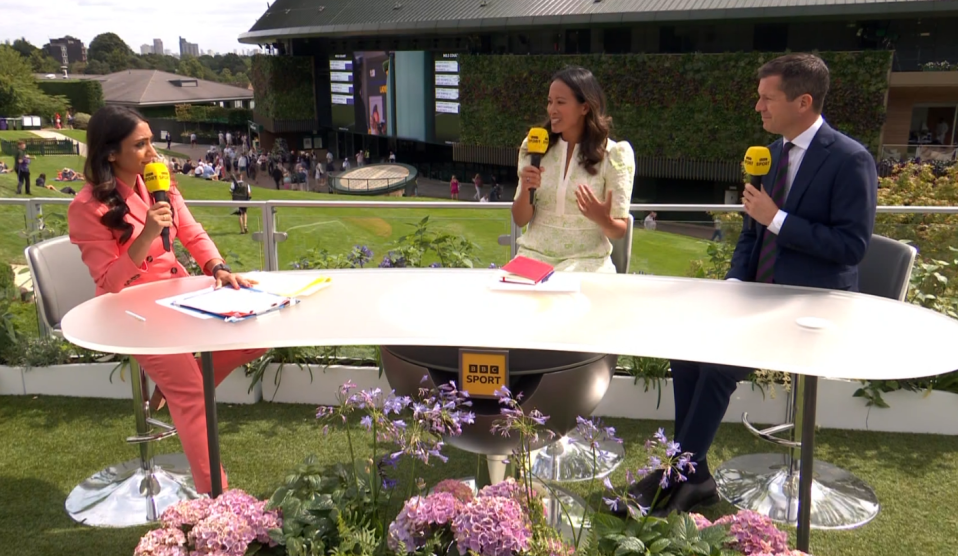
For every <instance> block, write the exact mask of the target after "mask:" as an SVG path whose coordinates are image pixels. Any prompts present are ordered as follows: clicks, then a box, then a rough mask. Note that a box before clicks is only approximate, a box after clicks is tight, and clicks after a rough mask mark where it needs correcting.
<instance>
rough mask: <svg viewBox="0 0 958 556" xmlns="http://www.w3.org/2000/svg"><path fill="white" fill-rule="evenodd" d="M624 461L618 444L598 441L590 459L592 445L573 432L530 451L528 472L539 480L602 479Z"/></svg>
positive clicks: (567, 481) (622, 451)
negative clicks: (530, 461) (530, 460)
mask: <svg viewBox="0 0 958 556" xmlns="http://www.w3.org/2000/svg"><path fill="white" fill-rule="evenodd" d="M623 461H625V448H623V447H622V444H621V443H618V442H612V441H609V440H605V441H602V442H600V443H599V446H598V448H597V449H596V451H595V460H593V459H592V447H591V446H590V445H589V444H588V443H587V442H585V441H584V440H582V439H581V438H580V437H579V436H578V435H577V434H576V432H575V431H572V432H570V433H569V434H568V435H566V436H563V437H561V438H559V439H558V440H557V441H555V442H553V443H552V444H549V445H548V446H546V447H544V448H541V449H539V450H536V451H535V452H533V453H532V475H533V476H535V477H536V478H538V479H541V480H543V481H554V482H557V483H571V482H576V481H588V480H591V479H592V478H593V476H594V477H595V478H596V479H602V478H604V477H605V476H606V475H608V474H610V473H612V472H613V471H615V469H616V468H617V467H618V466H619V465H621V464H622V462H623Z"/></svg>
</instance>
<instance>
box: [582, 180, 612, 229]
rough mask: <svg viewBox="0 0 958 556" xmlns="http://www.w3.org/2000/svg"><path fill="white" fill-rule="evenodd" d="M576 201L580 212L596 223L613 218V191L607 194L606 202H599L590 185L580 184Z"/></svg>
mask: <svg viewBox="0 0 958 556" xmlns="http://www.w3.org/2000/svg"><path fill="white" fill-rule="evenodd" d="M575 202H576V205H578V206H579V212H581V213H582V215H583V216H585V217H586V218H588V219H589V220H591V221H593V222H595V223H596V224H600V225H601V224H602V223H604V222H608V221H609V220H611V218H612V192H611V191H609V192H607V193H606V195H605V202H604V203H602V202H599V200H598V199H597V198H596V196H595V194H594V193H592V189H590V188H589V186H588V185H585V184H579V186H578V187H577V188H576V190H575Z"/></svg>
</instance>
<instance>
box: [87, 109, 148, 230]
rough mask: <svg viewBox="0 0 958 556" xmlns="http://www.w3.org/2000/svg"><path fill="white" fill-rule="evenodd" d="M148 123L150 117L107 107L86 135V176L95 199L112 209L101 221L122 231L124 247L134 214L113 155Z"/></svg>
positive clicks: (93, 122)
mask: <svg viewBox="0 0 958 556" xmlns="http://www.w3.org/2000/svg"><path fill="white" fill-rule="evenodd" d="M144 121H146V118H144V117H143V115H142V114H140V113H139V112H137V111H136V110H134V109H132V108H128V107H126V106H105V107H103V108H101V109H99V110H97V112H96V113H95V114H93V117H91V118H90V123H89V125H88V127H87V132H86V139H87V158H86V167H85V168H84V170H83V174H84V175H85V176H86V178H87V180H88V181H89V182H90V185H92V186H93V197H94V198H95V199H96V200H97V201H100V202H101V203H103V204H105V205H106V206H107V207H109V210H107V211H106V213H105V214H104V215H103V216H102V217H101V218H100V222H101V223H102V224H103V225H104V226H106V227H107V228H110V229H111V230H119V231H120V244H121V245H122V244H124V243H126V242H127V241H129V240H130V236H132V235H133V225H132V224H130V223H129V222H127V221H126V220H124V218H123V217H124V216H126V215H127V214H128V213H129V212H130V207H128V206H127V204H126V201H124V200H123V196H122V195H120V192H119V191H117V190H116V177H115V176H114V175H113V166H112V165H111V164H110V155H116V154H119V153H120V144H121V143H122V142H123V140H124V139H126V138H127V137H128V136H129V135H130V134H131V133H133V131H134V130H135V129H136V126H138V125H140V122H144ZM129 185H130V186H131V187H132V186H133V184H129Z"/></svg>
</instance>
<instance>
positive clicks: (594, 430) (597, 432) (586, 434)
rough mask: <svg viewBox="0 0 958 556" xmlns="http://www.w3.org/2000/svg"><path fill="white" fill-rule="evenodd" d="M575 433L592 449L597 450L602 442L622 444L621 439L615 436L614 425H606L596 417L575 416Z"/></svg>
mask: <svg viewBox="0 0 958 556" xmlns="http://www.w3.org/2000/svg"><path fill="white" fill-rule="evenodd" d="M575 422H576V426H575V430H576V434H577V435H578V436H579V438H581V439H582V440H583V441H585V442H586V443H587V444H589V446H591V447H592V449H593V450H598V449H599V445H600V444H601V443H602V442H607V441H608V442H615V443H617V444H622V439H621V438H618V437H617V436H615V427H606V426H604V425H603V424H602V420H601V419H599V418H598V417H593V418H591V419H585V418H583V417H576V418H575Z"/></svg>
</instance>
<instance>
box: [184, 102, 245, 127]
mask: <svg viewBox="0 0 958 556" xmlns="http://www.w3.org/2000/svg"><path fill="white" fill-rule="evenodd" d="M252 119H253V111H252V110H250V109H248V108H223V107H222V106H212V105H199V104H177V105H176V121H178V122H201V123H228V124H230V125H234V126H245V125H246V123H247V122H248V121H249V120H252Z"/></svg>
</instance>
